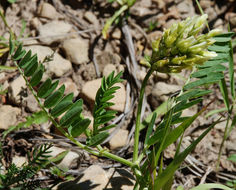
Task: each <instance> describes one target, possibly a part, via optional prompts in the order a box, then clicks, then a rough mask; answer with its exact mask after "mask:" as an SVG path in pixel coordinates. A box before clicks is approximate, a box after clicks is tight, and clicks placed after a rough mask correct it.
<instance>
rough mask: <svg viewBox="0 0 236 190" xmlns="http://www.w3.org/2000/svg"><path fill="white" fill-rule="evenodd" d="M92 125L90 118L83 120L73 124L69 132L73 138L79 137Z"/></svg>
mask: <svg viewBox="0 0 236 190" xmlns="http://www.w3.org/2000/svg"><path fill="white" fill-rule="evenodd" d="M90 123H91V120H90V119H88V118H86V119H82V120H80V121H78V122H74V124H72V125H71V126H70V127H69V129H68V130H69V131H70V134H71V135H72V136H73V137H78V136H80V135H81V134H82V133H83V132H84V131H85V130H86V129H87V128H88V126H89V125H90Z"/></svg>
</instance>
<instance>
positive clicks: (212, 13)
mask: <svg viewBox="0 0 236 190" xmlns="http://www.w3.org/2000/svg"><path fill="white" fill-rule="evenodd" d="M205 13H206V14H208V20H214V19H216V18H217V17H218V15H217V13H216V11H215V9H214V8H212V7H208V8H207V9H206V10H205Z"/></svg>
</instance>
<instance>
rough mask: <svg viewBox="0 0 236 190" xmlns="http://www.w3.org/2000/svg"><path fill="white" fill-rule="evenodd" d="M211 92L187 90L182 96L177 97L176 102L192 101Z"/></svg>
mask: <svg viewBox="0 0 236 190" xmlns="http://www.w3.org/2000/svg"><path fill="white" fill-rule="evenodd" d="M211 92H212V91H211V90H202V89H193V90H189V91H187V92H185V93H183V94H182V95H180V96H178V97H177V98H176V101H184V100H188V99H190V98H191V99H193V98H198V97H201V96H204V95H206V94H209V93H211Z"/></svg>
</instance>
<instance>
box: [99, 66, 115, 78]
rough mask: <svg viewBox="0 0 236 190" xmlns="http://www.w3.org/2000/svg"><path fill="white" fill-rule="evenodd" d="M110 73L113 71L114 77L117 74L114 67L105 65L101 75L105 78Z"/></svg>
mask: <svg viewBox="0 0 236 190" xmlns="http://www.w3.org/2000/svg"><path fill="white" fill-rule="evenodd" d="M112 71H115V75H116V74H117V70H116V66H115V65H112V64H107V65H106V66H105V67H104V69H103V71H102V74H103V76H105V77H107V76H108V75H109V74H110V73H111V72H112Z"/></svg>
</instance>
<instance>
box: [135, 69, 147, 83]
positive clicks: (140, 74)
mask: <svg viewBox="0 0 236 190" xmlns="http://www.w3.org/2000/svg"><path fill="white" fill-rule="evenodd" d="M146 74H147V72H146V71H144V70H140V71H139V72H138V73H137V79H138V80H140V81H143V79H144V78H145V76H146Z"/></svg>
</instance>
